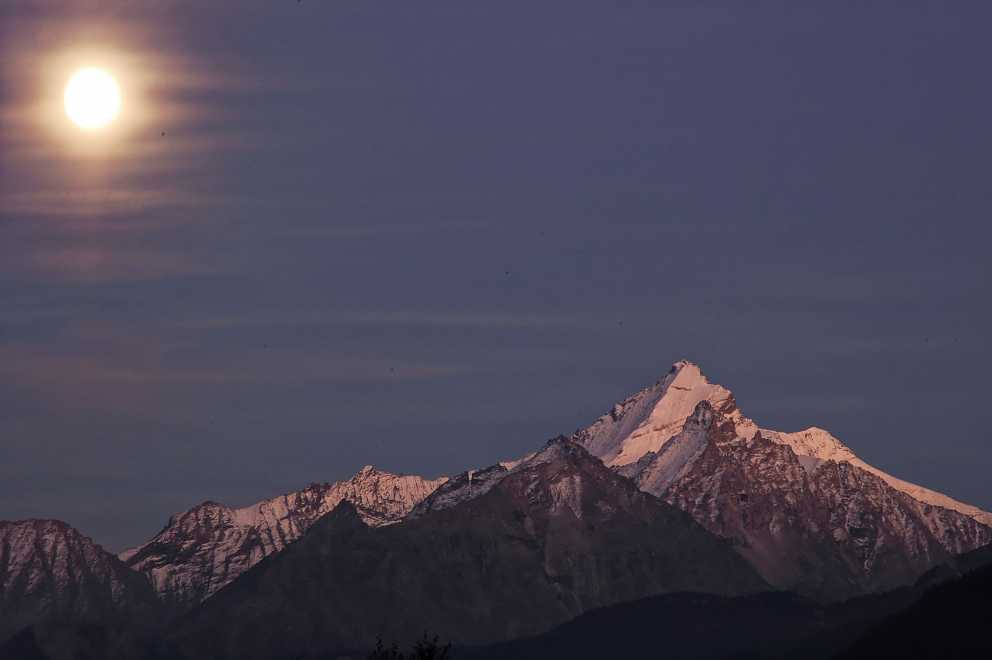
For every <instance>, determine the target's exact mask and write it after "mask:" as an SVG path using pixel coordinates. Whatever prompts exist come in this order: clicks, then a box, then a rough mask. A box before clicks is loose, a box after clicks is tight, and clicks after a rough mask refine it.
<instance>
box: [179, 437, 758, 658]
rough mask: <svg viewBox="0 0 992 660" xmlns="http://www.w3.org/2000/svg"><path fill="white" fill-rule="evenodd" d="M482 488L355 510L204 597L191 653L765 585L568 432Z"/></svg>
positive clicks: (512, 627) (530, 629)
mask: <svg viewBox="0 0 992 660" xmlns="http://www.w3.org/2000/svg"><path fill="white" fill-rule="evenodd" d="M502 475H503V476H502V478H501V479H499V480H498V481H497V482H496V483H494V484H492V486H491V487H490V488H488V489H487V490H486V492H484V493H482V494H479V495H478V496H477V497H474V498H468V499H462V500H460V501H458V502H456V503H453V504H452V505H451V506H447V507H444V508H440V509H436V510H430V511H426V512H424V513H423V514H422V515H420V516H419V517H416V518H411V519H408V520H406V521H404V522H403V523H401V524H398V525H391V526H387V527H379V528H368V527H366V526H364V525H362V524H361V523H360V521H359V520H358V518H357V515H356V514H355V513H354V512H353V511H352V510H351V509H350V507H349V505H347V504H346V503H342V505H341V506H340V507H339V508H338V509H336V510H335V511H334V512H332V513H331V514H330V515H328V516H326V517H324V518H323V519H321V520H320V521H319V522H318V523H316V524H315V525H314V526H313V527H312V528H311V529H310V531H308V533H307V534H306V535H305V536H304V537H302V538H301V539H300V540H299V541H298V542H297V543H294V544H293V545H291V546H289V547H288V548H286V549H285V550H284V551H283V552H280V553H279V554H277V555H275V556H273V557H271V558H270V559H268V560H267V561H265V562H263V563H261V564H259V565H258V566H256V567H255V568H253V569H252V570H250V571H249V572H247V573H246V574H245V575H244V576H243V577H242V578H241V579H239V580H238V581H237V582H235V583H234V584H232V585H231V586H230V587H229V588H227V589H225V590H223V591H221V592H220V593H218V594H217V595H216V596H215V597H213V598H211V599H210V600H208V601H206V602H205V603H204V604H203V606H202V607H200V608H198V609H197V610H196V611H195V612H194V613H193V615H192V616H190V617H189V618H188V619H186V620H185V621H184V622H183V625H182V627H181V628H180V630H179V631H178V632H177V634H176V637H175V639H176V640H177V642H178V643H180V645H181V646H183V648H184V650H185V651H186V653H187V654H188V655H189V657H190V658H213V657H232V658H233V657H237V658H239V659H244V660H250V659H253V658H259V659H262V658H265V659H271V660H275V659H278V658H295V657H325V656H326V657H334V653H339V652H343V651H344V650H346V649H348V648H350V649H352V650H354V649H356V648H359V649H360V648H363V647H364V648H368V647H370V646H371V645H373V644H374V642H375V639H376V637H377V636H380V635H381V636H382V638H384V639H397V640H400V641H401V642H402V641H404V640H409V639H413V638H416V637H419V636H420V635H421V634H422V633H423V631H424V630H425V629H426V630H430V631H432V632H434V633H437V634H439V635H440V636H441V637H442V638H443V639H448V640H452V641H454V642H456V643H479V642H486V641H493V640H499V639H509V638H514V637H519V636H522V635H529V634H534V633H537V632H540V631H543V630H547V629H549V628H550V627H552V626H554V625H556V624H558V623H561V622H563V621H566V620H568V619H570V618H572V617H574V616H576V615H577V614H579V613H581V612H584V611H587V610H589V609H591V608H595V607H601V606H605V605H608V604H612V603H616V602H621V601H626V600H631V599H634V598H638V597H641V596H645V595H649V594H658V593H665V592H672V591H707V592H713V593H725V594H739V593H747V592H752V591H756V590H761V589H765V588H767V586H766V584H765V583H764V582H763V581H762V580H761V579H760V578H759V577H758V576H757V574H756V573H755V572H754V571H753V569H751V568H750V567H749V566H748V564H747V563H746V561H744V560H743V559H742V558H741V557H740V556H739V555H737V553H735V552H734V551H733V549H732V548H731V547H730V545H729V544H727V543H726V542H724V541H721V540H720V539H718V538H717V537H715V536H714V535H712V534H710V533H708V532H707V531H706V530H704V529H703V528H702V527H701V526H699V525H698V524H697V523H695V522H694V521H693V520H692V519H691V517H690V516H688V515H686V514H685V513H684V512H682V511H679V510H678V509H676V508H674V507H672V506H669V505H667V504H665V503H663V502H661V501H660V500H658V499H657V498H655V497H654V496H652V495H649V494H647V493H644V492H643V491H640V490H639V489H637V487H636V486H635V485H634V484H633V483H632V482H630V481H629V480H627V479H624V478H622V477H620V476H619V475H617V474H615V473H614V472H613V471H612V470H610V469H608V468H606V467H605V466H604V465H603V464H602V463H601V462H600V461H598V460H596V459H595V458H594V457H592V456H590V455H589V454H588V452H586V451H585V450H584V449H582V448H581V447H579V446H578V445H576V444H574V443H570V442H567V441H564V440H560V441H557V442H552V443H551V444H549V445H548V446H547V447H546V448H545V449H544V450H542V451H541V452H539V453H538V454H536V455H535V456H533V457H531V458H530V459H528V460H526V461H524V462H523V463H521V464H519V465H516V466H513V467H512V468H510V469H508V470H506V471H505V472H502Z"/></svg>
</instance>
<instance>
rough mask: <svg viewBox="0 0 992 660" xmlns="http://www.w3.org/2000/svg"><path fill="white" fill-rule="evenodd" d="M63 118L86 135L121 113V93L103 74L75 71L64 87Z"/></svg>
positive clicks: (99, 70) (91, 71) (111, 78)
mask: <svg viewBox="0 0 992 660" xmlns="http://www.w3.org/2000/svg"><path fill="white" fill-rule="evenodd" d="M64 100H65V114H66V115H67V116H68V117H69V119H71V120H72V122H73V123H74V124H76V125H77V126H79V127H80V128H82V129H83V130H86V131H93V130H97V129H100V128H104V127H105V126H107V125H108V124H110V123H111V122H112V121H114V119H116V118H117V115H119V114H120V111H121V89H120V87H119V86H118V85H117V81H116V80H114V77H113V76H112V75H110V74H109V73H108V72H107V71H104V70H103V69H98V68H95V67H86V68H84V69H79V70H78V71H76V72H75V73H74V74H72V77H71V78H70V79H69V83H68V84H67V85H66V86H65V97H64Z"/></svg>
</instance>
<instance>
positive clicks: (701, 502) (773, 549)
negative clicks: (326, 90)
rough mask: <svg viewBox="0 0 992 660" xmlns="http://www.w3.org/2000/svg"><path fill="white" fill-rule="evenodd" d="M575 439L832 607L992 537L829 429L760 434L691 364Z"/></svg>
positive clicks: (976, 516) (958, 509)
mask: <svg viewBox="0 0 992 660" xmlns="http://www.w3.org/2000/svg"><path fill="white" fill-rule="evenodd" d="M672 388H675V389H674V393H673V394H672V395H671V396H672V397H674V399H673V401H666V399H667V398H668V397H669V396H670V395H669V392H671V391H672ZM693 402H694V403H693ZM690 403H692V405H693V406H694V408H693V409H692V411H691V412H690V413H689V414H686V415H685V416H684V417H681V418H680V416H681V415H683V413H685V412H686V406H687V405H689V404H690ZM614 410H615V411H616V410H618V409H617V408H615V409H614ZM573 437H574V438H575V439H576V441H578V442H580V443H582V444H583V445H585V446H587V447H592V448H595V449H596V450H597V451H598V452H599V454H598V455H601V456H602V458H603V459H604V461H606V462H607V463H608V464H612V465H613V466H614V468H615V469H616V470H617V471H618V472H619V473H621V474H623V475H625V476H628V477H630V478H632V479H634V480H635V482H636V483H637V484H638V485H639V487H641V488H642V489H644V490H646V491H647V492H650V493H653V494H656V495H658V496H660V497H661V498H662V499H664V500H666V501H668V502H670V503H672V504H674V505H676V506H678V507H679V508H681V509H683V510H685V511H687V512H688V513H689V514H691V515H692V516H693V517H694V518H695V519H696V520H697V521H698V522H699V523H700V524H702V525H703V526H705V527H706V528H707V529H709V530H711V531H713V532H714V533H716V534H718V535H720V536H723V537H725V538H728V539H731V540H733V541H734V543H735V544H736V545H737V547H738V549H739V551H740V552H741V554H742V555H744V556H745V557H746V558H748V560H749V561H751V563H752V565H754V566H755V567H756V568H757V569H758V570H759V572H760V573H761V574H762V575H763V576H764V577H765V578H766V579H767V580H768V581H769V582H771V583H772V584H774V585H776V586H779V587H782V588H789V589H796V590H798V591H801V592H803V593H806V594H809V595H812V596H815V597H818V598H821V599H827V600H829V599H836V598H845V597H848V596H852V595H856V594H860V593H865V592H868V591H874V590H878V589H885V588H890V587H895V586H899V585H901V584H906V583H908V582H911V581H912V580H913V579H915V578H916V577H918V576H919V575H920V574H922V573H923V572H924V571H926V570H927V569H928V568H930V567H931V566H933V565H935V564H936V563H938V562H941V561H944V560H946V559H947V558H948V557H949V556H951V555H953V554H958V553H961V552H965V551H968V550H971V549H974V548H977V547H979V546H981V545H983V544H985V543H988V542H989V541H990V540H992V529H990V528H989V527H988V526H987V525H986V524H984V521H986V520H988V516H989V514H987V513H986V512H983V511H980V510H978V509H976V508H975V507H971V506H969V505H966V504H962V503H960V502H956V501H955V500H952V499H951V498H948V497H946V496H944V495H940V494H939V493H934V492H933V491H928V490H926V489H924V488H921V487H919V486H915V485H913V484H909V483H907V482H904V481H901V480H899V479H896V478H895V477H892V476H890V475H887V474H885V473H884V472H882V471H881V470H878V469H877V468H874V467H872V466H870V465H868V464H867V463H864V462H863V461H861V460H860V459H858V458H857V456H855V455H854V453H853V452H851V450H850V449H848V448H847V447H845V446H844V445H843V444H842V443H841V442H840V441H839V440H837V439H836V438H834V437H833V436H831V435H830V434H829V433H827V432H826V431H823V430H821V429H808V430H806V431H803V432H800V433H781V432H777V431H766V430H761V431H759V430H758V428H757V426H756V425H755V424H754V422H752V421H751V420H749V419H747V418H746V417H744V416H743V414H741V413H740V411H739V410H738V409H737V407H736V403H735V402H734V399H733V395H731V394H730V393H729V392H728V391H727V390H725V389H723V388H721V387H719V386H715V385H711V384H710V383H708V382H707V381H706V379H705V378H704V377H703V376H702V374H701V373H700V372H699V370H698V368H697V367H695V365H692V364H689V363H677V364H676V365H675V366H674V367H673V371H672V372H671V373H670V374H669V376H668V377H666V378H665V379H663V380H662V381H659V383H658V384H656V385H655V386H653V387H652V388H648V389H647V390H644V391H642V392H641V393H639V394H637V395H635V396H634V397H631V398H630V399H628V400H627V402H626V403H625V404H622V405H621V406H620V407H619V412H618V413H617V414H615V415H613V414H611V415H606V416H604V417H602V418H600V420H598V421H597V422H596V423H594V424H593V425H592V426H591V427H589V429H586V430H583V431H578V432H577V433H576V434H575V436H573Z"/></svg>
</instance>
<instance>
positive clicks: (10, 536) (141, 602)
mask: <svg viewBox="0 0 992 660" xmlns="http://www.w3.org/2000/svg"><path fill="white" fill-rule="evenodd" d="M157 608H158V602H157V599H156V597H155V593H154V592H153V590H152V588H151V585H150V584H149V583H148V581H147V579H146V578H145V577H144V576H143V575H141V574H139V573H136V572H134V571H132V570H130V569H129V568H128V567H127V566H125V565H124V564H123V563H121V561H120V560H118V559H117V558H116V557H114V556H113V555H112V554H110V553H108V552H106V551H105V550H104V549H103V548H101V547H100V546H99V545H97V544H95V543H94V542H93V541H92V540H90V539H89V538H87V537H85V536H83V535H82V534H80V533H79V532H78V531H76V530H75V529H73V528H72V527H70V526H69V525H67V524H65V523H63V522H60V521H57V520H21V521H16V522H8V521H0V640H3V639H6V638H7V637H8V636H10V635H11V634H13V633H14V632H16V631H18V630H20V629H21V628H24V627H27V626H31V625H34V624H37V623H40V622H45V621H54V620H57V621H60V622H86V621H97V622H104V621H123V620H134V619H135V618H142V617H150V616H152V615H154V613H155V612H156V611H157Z"/></svg>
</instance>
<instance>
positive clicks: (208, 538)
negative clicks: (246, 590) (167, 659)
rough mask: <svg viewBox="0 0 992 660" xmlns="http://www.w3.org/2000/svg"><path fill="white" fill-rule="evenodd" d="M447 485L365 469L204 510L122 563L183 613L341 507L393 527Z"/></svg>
mask: <svg viewBox="0 0 992 660" xmlns="http://www.w3.org/2000/svg"><path fill="white" fill-rule="evenodd" d="M444 482H445V479H444V478H441V479H424V478H422V477H418V476H413V475H396V474H391V473H389V472H382V471H379V470H376V469H375V468H373V467H371V466H367V467H365V468H363V469H362V470H361V471H360V472H359V473H358V474H356V475H355V476H354V477H352V478H351V479H349V480H347V481H341V482H336V483H330V484H312V485H310V486H308V487H307V488H305V489H304V490H302V491H298V492H295V493H289V494H287V495H281V496H279V497H276V498H273V499H270V500H265V501H263V502H259V503H258V504H254V505H252V506H248V507H244V508H240V509H232V508H230V507H226V506H223V505H221V504H217V503H215V502H205V503H203V504H200V505H198V506H196V507H193V508H192V509H190V510H189V511H186V512H184V513H181V514H178V515H175V516H173V517H172V518H170V519H169V522H168V524H167V525H166V526H165V528H164V529H163V530H162V531H161V532H159V533H158V534H157V535H156V536H155V537H154V538H153V539H151V540H150V541H148V542H147V543H145V544H144V545H141V546H139V547H137V548H134V549H132V550H127V551H125V552H123V553H121V555H120V558H121V559H122V560H123V561H124V562H126V563H127V565H128V566H130V567H132V568H134V569H136V570H138V571H141V572H143V573H145V574H147V575H148V576H149V577H150V579H151V581H152V584H153V585H154V587H155V589H156V591H157V592H158V593H159V594H160V596H161V597H162V598H163V600H164V601H166V602H168V603H169V604H171V605H173V606H175V607H178V608H179V609H184V608H188V607H191V606H193V605H195V604H196V603H199V602H200V601H202V600H204V599H206V598H208V597H210V596H211V595H213V594H214V593H216V592H217V591H218V590H220V589H221V588H223V587H224V586H226V585H228V584H230V583H231V582H232V581H233V580H234V579H235V578H237V577H238V576H239V575H241V574H242V573H244V572H245V571H246V570H248V569H249V568H251V567H252V566H254V565H255V564H257V563H258V562H259V561H261V560H262V559H263V558H264V557H266V556H268V555H270V554H272V553H274V552H277V551H279V550H282V549H283V548H285V547H286V546H287V545H288V544H289V543H291V542H292V541H295V540H296V539H297V538H299V537H300V536H301V535H302V534H303V533H304V532H305V531H306V530H307V529H308V528H309V527H310V526H311V525H312V524H313V523H314V521H316V520H317V519H318V518H320V517H321V516H323V515H324V514H326V513H328V512H330V511H332V510H333V509H334V507H336V506H337V505H338V504H339V503H340V502H341V501H343V500H347V501H349V502H351V503H353V504H354V505H355V508H356V510H357V511H358V514H359V515H360V516H361V518H362V520H363V521H364V522H365V523H366V524H368V525H371V526H381V525H388V524H391V523H394V522H396V521H398V520H401V519H402V518H403V517H404V516H405V515H406V514H408V513H409V512H410V510H411V509H412V508H413V507H414V506H415V505H416V504H418V503H419V502H420V501H421V500H423V499H424V498H425V497H427V496H428V495H429V494H430V493H431V492H433V491H434V490H435V489H436V488H437V487H438V486H439V485H441V484H442V483H444Z"/></svg>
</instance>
